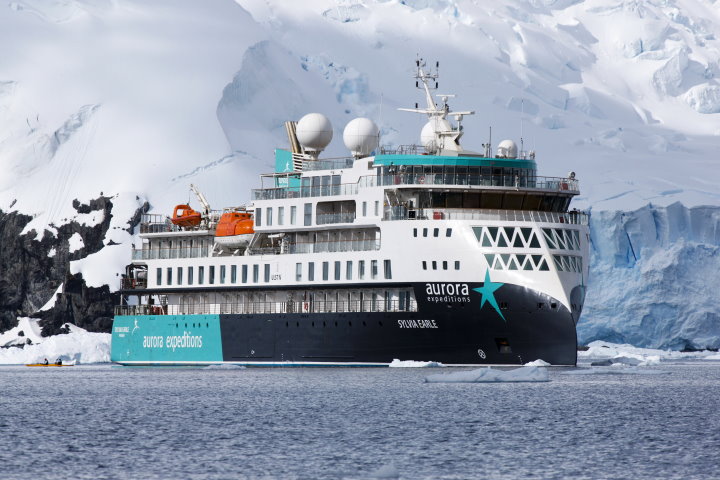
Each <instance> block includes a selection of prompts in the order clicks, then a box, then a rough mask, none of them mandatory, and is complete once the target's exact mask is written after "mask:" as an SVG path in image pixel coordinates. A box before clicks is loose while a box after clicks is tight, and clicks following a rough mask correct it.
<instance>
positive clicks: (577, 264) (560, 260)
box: [553, 255, 583, 273]
mask: <svg viewBox="0 0 720 480" xmlns="http://www.w3.org/2000/svg"><path fill="white" fill-rule="evenodd" d="M553 260H555V266H556V267H557V269H558V270H559V271H561V272H575V273H582V271H583V267H582V257H577V256H575V255H553Z"/></svg>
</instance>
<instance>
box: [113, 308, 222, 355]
mask: <svg viewBox="0 0 720 480" xmlns="http://www.w3.org/2000/svg"><path fill="white" fill-rule="evenodd" d="M110 360H111V361H113V362H117V363H178V364H192V363H214V362H222V360H223V355H222V341H221V339H220V316H219V315H128V316H116V317H115V321H114V322H113V331H112V344H111V349H110Z"/></svg>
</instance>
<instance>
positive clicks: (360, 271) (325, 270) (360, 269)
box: [295, 260, 392, 282]
mask: <svg viewBox="0 0 720 480" xmlns="http://www.w3.org/2000/svg"><path fill="white" fill-rule="evenodd" d="M344 263H345V264H344V266H343V262H341V261H337V260H336V261H334V262H322V263H321V268H322V272H321V273H322V280H324V281H325V280H330V269H331V265H332V274H333V280H341V279H342V278H343V269H344V274H345V276H344V277H345V280H353V279H357V280H365V278H366V264H367V262H366V260H359V261H358V262H357V263H358V264H357V277H354V276H353V264H354V262H353V261H352V260H347V261H346V262H344ZM378 274H379V272H378V261H377V260H370V277H369V278H370V279H372V280H376V279H377V278H378ZM303 275H306V278H307V281H308V282H313V281H315V262H307V265H304V264H303V263H301V262H298V263H296V264H295V280H296V281H298V282H302V281H303ZM383 276H384V278H385V279H387V280H390V279H392V265H391V262H390V260H383Z"/></svg>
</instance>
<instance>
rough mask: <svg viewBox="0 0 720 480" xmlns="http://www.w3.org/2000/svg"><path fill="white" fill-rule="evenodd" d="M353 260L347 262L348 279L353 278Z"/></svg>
mask: <svg viewBox="0 0 720 480" xmlns="http://www.w3.org/2000/svg"><path fill="white" fill-rule="evenodd" d="M352 264H353V262H352V260H348V261H347V262H346V263H345V279H346V280H352Z"/></svg>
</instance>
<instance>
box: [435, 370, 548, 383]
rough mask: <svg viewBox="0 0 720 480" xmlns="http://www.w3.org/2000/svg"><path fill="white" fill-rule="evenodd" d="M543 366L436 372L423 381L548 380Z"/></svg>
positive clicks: (499, 381)
mask: <svg viewBox="0 0 720 480" xmlns="http://www.w3.org/2000/svg"><path fill="white" fill-rule="evenodd" d="M549 381H550V379H549V378H548V372H547V369H546V368H543V367H520V368H516V369H513V370H497V369H493V368H478V369H475V370H462V371H459V372H452V373H437V374H435V375H428V376H427V377H425V383H501V382H510V383H515V382H549Z"/></svg>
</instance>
